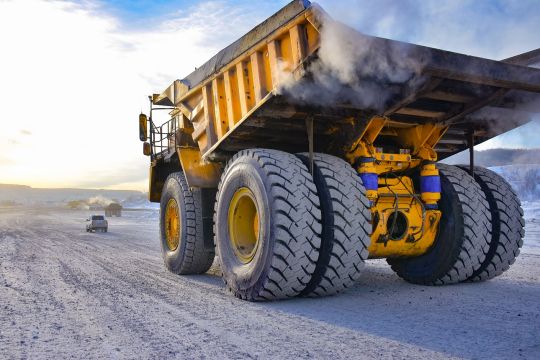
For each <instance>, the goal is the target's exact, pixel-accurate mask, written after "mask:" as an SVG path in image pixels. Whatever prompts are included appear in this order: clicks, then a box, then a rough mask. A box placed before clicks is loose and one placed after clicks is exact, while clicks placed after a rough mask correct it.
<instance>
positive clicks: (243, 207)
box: [228, 187, 259, 264]
mask: <svg viewBox="0 0 540 360" xmlns="http://www.w3.org/2000/svg"><path fill="white" fill-rule="evenodd" d="M228 226H229V238H230V241H231V246H232V249H233V251H234V254H235V255H236V257H237V258H238V260H240V262H242V263H244V264H247V263H249V262H251V260H253V257H254V256H255V253H256V252H257V248H258V246H259V212H258V211H257V204H256V202H255V197H254V195H253V193H252V192H251V190H249V189H248V188H246V187H243V188H240V189H238V190H237V191H236V192H235V193H234V195H233V198H232V199H231V204H230V206H229V212H228Z"/></svg>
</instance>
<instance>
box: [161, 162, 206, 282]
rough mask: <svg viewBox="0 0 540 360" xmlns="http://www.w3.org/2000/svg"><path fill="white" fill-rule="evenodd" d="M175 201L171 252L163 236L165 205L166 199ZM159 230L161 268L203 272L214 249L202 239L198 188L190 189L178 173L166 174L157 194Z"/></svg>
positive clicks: (179, 272)
mask: <svg viewBox="0 0 540 360" xmlns="http://www.w3.org/2000/svg"><path fill="white" fill-rule="evenodd" d="M171 198H174V199H175V200H176V203H177V204H178V209H179V213H180V217H181V226H180V240H179V244H178V247H177V248H176V249H175V250H174V251H171V250H170V249H169V246H168V245H167V241H166V239H165V220H164V219H165V207H166V206H167V203H168V201H169V199H171ZM159 229H160V240H161V254H162V256H163V261H164V263H165V267H166V268H167V269H168V270H169V271H171V272H172V273H175V274H181V275H189V274H203V273H205V272H207V271H208V269H210V266H212V262H213V261H214V257H215V254H214V248H213V247H209V246H208V245H207V244H208V241H205V239H204V231H203V218H202V204H201V191H200V190H197V189H190V188H189V187H188V184H187V182H186V178H185V177H184V174H183V173H182V172H176V173H172V174H170V175H169V177H168V178H167V180H166V181H165V185H164V186H163V192H162V194H161V204H160V214H159Z"/></svg>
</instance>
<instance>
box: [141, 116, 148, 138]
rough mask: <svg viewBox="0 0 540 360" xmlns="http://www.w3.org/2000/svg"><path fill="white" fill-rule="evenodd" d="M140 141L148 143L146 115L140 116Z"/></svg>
mask: <svg viewBox="0 0 540 360" xmlns="http://www.w3.org/2000/svg"><path fill="white" fill-rule="evenodd" d="M139 139H140V140H141V141H146V140H147V139H148V118H147V117H146V115H144V114H142V113H141V115H139Z"/></svg>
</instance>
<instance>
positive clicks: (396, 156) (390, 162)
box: [346, 116, 446, 258]
mask: <svg viewBox="0 0 540 360" xmlns="http://www.w3.org/2000/svg"><path fill="white" fill-rule="evenodd" d="M445 131H446V127H443V126H440V125H435V124H430V123H428V124H424V125H414V124H412V125H409V124H403V123H396V122H394V121H392V120H390V119H388V118H386V117H380V116H376V117H373V118H372V119H371V120H370V121H369V122H368V123H367V125H366V127H365V129H364V131H363V132H362V133H361V134H360V136H359V137H358V140H357V141H356V142H354V143H353V146H352V147H351V150H350V151H349V152H348V153H347V154H346V157H347V160H348V161H349V162H350V163H351V164H353V165H354V166H356V167H357V171H358V172H359V173H360V174H377V176H378V185H379V186H378V190H373V189H369V190H367V191H366V196H367V197H368V199H369V200H370V201H371V203H372V207H371V213H372V224H373V232H372V235H371V246H370V247H369V255H370V257H372V258H378V257H402V256H418V255H422V254H424V253H425V252H426V251H428V249H429V248H430V247H431V246H432V245H433V242H434V241H435V239H436V237H437V231H438V226H439V222H440V218H441V212H440V211H439V210H432V209H426V208H425V205H436V204H437V202H438V201H439V200H440V194H439V193H427V192H426V193H422V194H418V193H419V189H415V188H414V184H413V182H412V180H411V178H410V177H408V176H404V175H403V174H404V171H406V170H410V169H414V168H417V167H419V166H420V165H422V164H424V165H423V166H422V169H421V171H420V175H421V176H436V175H439V172H438V170H437V169H436V166H435V164H434V163H433V162H432V161H435V160H436V159H437V154H436V152H435V150H434V149H433V147H434V146H435V145H436V144H437V142H438V141H439V139H440V138H441V136H442V135H443V134H444V132H445ZM380 135H385V136H393V137H395V143H397V144H399V145H400V146H402V148H401V149H400V152H399V153H385V152H384V151H383V149H382V148H378V147H377V146H376V145H375V141H376V139H377V137H379V136H380ZM362 159H369V161H362ZM426 162H427V163H426ZM398 219H399V221H398Z"/></svg>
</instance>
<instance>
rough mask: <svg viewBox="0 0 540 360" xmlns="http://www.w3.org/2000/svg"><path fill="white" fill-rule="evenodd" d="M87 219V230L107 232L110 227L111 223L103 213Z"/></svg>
mask: <svg viewBox="0 0 540 360" xmlns="http://www.w3.org/2000/svg"><path fill="white" fill-rule="evenodd" d="M86 221H87V222H88V224H86V232H92V231H93V232H107V230H108V229H109V223H108V222H107V220H105V217H104V216H103V215H92V216H91V217H90V218H89V219H86Z"/></svg>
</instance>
